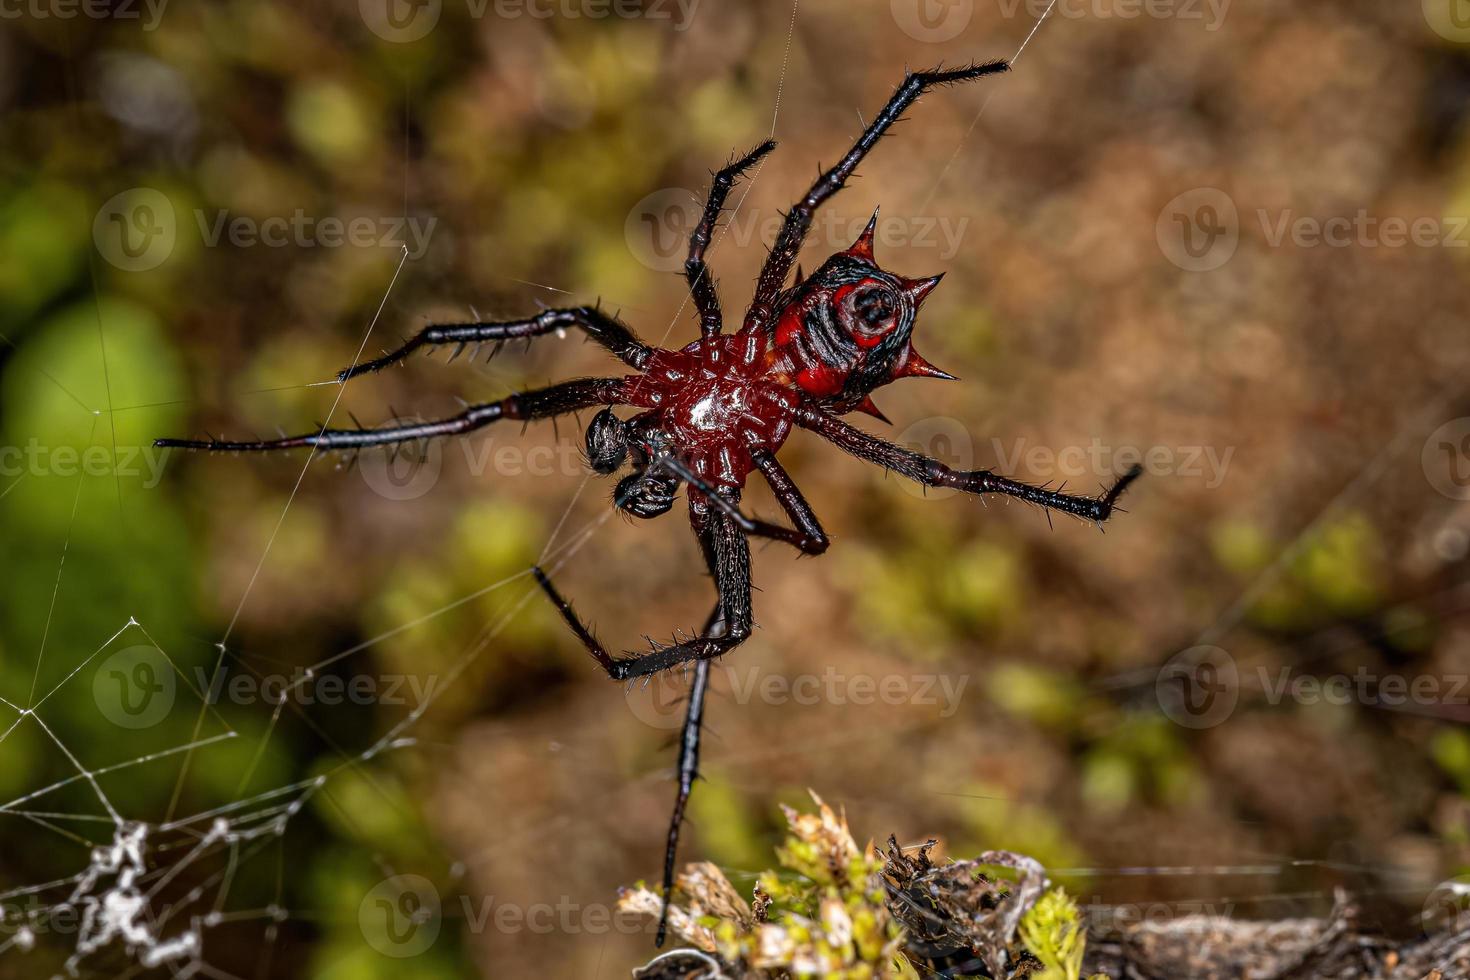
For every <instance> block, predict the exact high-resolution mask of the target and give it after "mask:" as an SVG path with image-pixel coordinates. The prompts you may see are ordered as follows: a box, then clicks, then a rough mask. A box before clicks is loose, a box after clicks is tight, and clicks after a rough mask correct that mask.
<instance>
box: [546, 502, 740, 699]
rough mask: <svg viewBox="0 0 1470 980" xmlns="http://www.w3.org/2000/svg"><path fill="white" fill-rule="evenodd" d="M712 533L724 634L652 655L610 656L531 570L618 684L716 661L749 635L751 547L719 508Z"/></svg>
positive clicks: (553, 589)
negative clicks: (675, 668)
mask: <svg viewBox="0 0 1470 980" xmlns="http://www.w3.org/2000/svg"><path fill="white" fill-rule="evenodd" d="M691 496H692V495H691ZM710 535H711V537H712V539H713V543H714V556H715V582H716V583H717V585H718V586H719V590H720V609H721V611H722V612H723V614H724V620H725V622H724V626H725V628H724V631H723V632H722V633H721V634H720V635H718V636H715V635H712V634H711V633H710V632H709V631H705V632H704V633H702V634H701V635H699V636H697V637H695V638H694V639H692V640H688V641H685V642H683V643H674V644H670V645H668V646H662V647H658V648H656V649H654V650H653V651H652V652H650V653H644V654H630V655H629V656H627V657H623V658H614V657H612V656H611V655H610V654H609V653H608V652H607V649H606V648H605V647H604V646H603V645H602V643H601V642H600V641H599V640H598V639H597V637H595V636H593V635H592V631H591V630H589V629H588V628H587V627H586V626H585V625H583V624H582V621H581V620H580V619H578V618H577V614H576V612H575V611H573V609H572V607H571V604H570V603H568V602H567V601H566V599H564V598H562V596H561V594H560V593H559V592H557V591H556V587H555V586H553V585H552V584H551V580H550V579H549V578H547V577H546V573H545V572H543V571H542V570H541V569H539V568H536V569H533V571H534V572H535V575H536V581H537V582H539V583H541V588H543V589H545V590H546V594H547V595H548V596H550V597H551V601H552V602H554V603H555V604H556V608H557V609H558V611H560V612H561V616H562V619H564V620H566V623H567V625H568V626H570V627H571V629H572V632H573V633H576V634H577V638H578V639H580V640H581V641H582V644H583V645H584V646H585V647H587V652H588V653H590V654H592V658H593V659H594V660H596V661H597V663H598V665H599V666H600V667H602V669H603V670H605V671H607V675H608V676H609V677H611V678H612V679H613V680H615V681H626V680H632V679H633V678H635V677H647V676H648V675H649V674H657V673H658V672H659V671H661V670H668V669H669V668H670V667H677V666H679V665H680V664H684V663H689V662H690V661H695V662H697V661H701V660H713V659H714V658H715V657H718V656H720V655H722V654H725V653H729V652H730V651H731V650H733V649H734V648H735V647H737V646H739V645H740V644H742V643H744V642H745V641H746V639H747V638H748V637H749V636H750V629H751V625H752V618H751V610H750V544H749V543H748V542H747V541H746V539H745V532H744V531H742V530H741V529H740V527H739V525H737V524H736V523H735V521H734V520H733V519H732V518H731V517H730V515H728V514H726V513H725V512H724V511H723V510H719V509H713V510H712V511H711V515H710Z"/></svg>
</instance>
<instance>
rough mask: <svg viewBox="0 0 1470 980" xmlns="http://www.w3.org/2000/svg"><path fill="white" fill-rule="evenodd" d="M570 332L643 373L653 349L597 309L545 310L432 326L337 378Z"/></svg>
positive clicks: (587, 307)
mask: <svg viewBox="0 0 1470 980" xmlns="http://www.w3.org/2000/svg"><path fill="white" fill-rule="evenodd" d="M570 329H580V330H585V331H586V332H587V336H589V337H591V338H592V339H593V340H595V341H597V342H598V343H599V344H601V345H602V346H604V347H606V348H607V349H608V350H610V351H612V352H613V354H614V355H615V356H616V357H617V358H618V359H619V360H621V361H622V362H623V363H624V364H626V365H628V366H629V367H631V368H634V369H635V370H642V369H643V365H644V364H645V363H647V361H648V355H649V352H650V348H649V347H648V345H647V344H645V343H643V342H642V341H640V340H639V339H638V338H637V337H636V336H634V334H633V331H632V330H630V329H629V328H628V326H627V324H625V323H623V322H622V321H621V320H619V319H618V318H617V317H615V316H608V315H607V314H606V313H604V312H602V311H601V310H599V309H597V308H596V307H595V306H577V307H573V308H571V309H565V310H543V311H542V312H541V313H539V314H537V315H536V316H533V317H527V318H526V319H524V320H503V321H499V322H495V323H441V324H433V325H430V326H427V327H425V328H424V329H422V330H420V331H419V332H418V333H417V334H415V335H414V336H413V338H412V339H410V340H408V341H407V342H405V343H404V345H403V346H402V347H400V348H398V349H397V350H395V351H391V352H390V353H387V354H384V355H383V356H382V357H379V358H377V359H375V360H371V361H364V362H363V363H361V364H356V365H353V366H352V367H350V368H348V369H347V370H345V371H343V372H341V373H340V374H338V375H337V380H338V381H346V380H347V379H348V378H355V377H357V376H358V375H360V374H369V373H371V372H373V371H381V370H382V369H383V368H385V367H389V366H391V365H393V364H397V363H398V362H399V361H402V360H403V359H404V358H406V357H408V355H410V354H412V353H413V352H414V351H416V350H418V349H419V348H421V347H442V346H444V345H445V344H458V345H459V348H458V350H463V349H464V348H465V346H466V345H468V344H487V343H495V344H499V343H503V342H505V341H507V340H525V339H529V338H531V337H540V336H541V335H543V334H548V333H551V332H553V331H556V330H570ZM458 350H457V351H456V354H457V353H458Z"/></svg>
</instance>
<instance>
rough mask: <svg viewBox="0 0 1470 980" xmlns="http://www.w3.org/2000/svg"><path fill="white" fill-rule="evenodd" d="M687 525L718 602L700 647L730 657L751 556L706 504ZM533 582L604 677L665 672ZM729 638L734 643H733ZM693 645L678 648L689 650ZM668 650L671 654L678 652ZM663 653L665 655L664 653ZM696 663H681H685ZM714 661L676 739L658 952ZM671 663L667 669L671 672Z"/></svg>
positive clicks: (542, 578)
mask: <svg viewBox="0 0 1470 980" xmlns="http://www.w3.org/2000/svg"><path fill="white" fill-rule="evenodd" d="M689 518H690V524H692V525H693V527H694V531H695V534H696V535H697V536H698V537H699V543H700V549H701V550H702V551H703V552H704V560H705V564H706V565H707V566H708V567H709V570H710V574H711V575H713V576H714V579H715V583H716V586H717V588H718V589H719V593H720V600H719V602H718V604H716V606H715V608H714V611H713V612H711V613H710V616H709V619H708V620H707V621H706V622H705V624H704V629H703V630H701V631H700V641H697V642H702V643H705V644H724V643H726V641H729V642H728V645H725V646H722V647H720V650H719V652H721V653H723V652H728V650H730V649H731V648H733V647H735V646H736V645H738V644H739V643H740V642H741V641H742V640H744V639H745V637H746V636H748V635H749V634H750V553H749V549H748V548H747V547H744V545H745V538H744V535H743V534H742V533H741V531H740V530H739V528H738V527H736V526H735V525H734V523H733V522H732V521H731V520H730V519H729V515H727V514H725V513H724V512H723V511H721V510H718V509H716V508H712V507H711V506H710V504H709V503H708V501H705V500H702V499H691V500H690V502H689ZM532 572H533V573H534V574H535V576H536V581H537V582H538V583H540V585H541V588H542V589H544V590H545V591H546V594H547V595H548V596H550V597H551V601H552V602H553V603H554V604H555V605H556V608H557V611H558V612H560V613H561V616H562V619H564V620H565V621H566V623H567V625H568V626H569V627H571V630H572V632H573V633H575V634H576V636H577V639H579V640H581V641H582V645H583V646H585V647H586V648H587V650H588V652H590V653H591V654H592V657H593V659H594V660H596V661H597V663H598V665H599V666H600V667H602V669H603V670H605V671H607V673H608V676H610V677H612V678H614V679H616V680H625V679H628V678H632V677H640V676H644V675H646V674H651V673H656V672H657V671H658V670H662V669H664V668H663V667H654V668H653V669H651V670H640V669H637V668H638V666H639V665H640V663H641V662H642V661H646V660H647V659H648V658H649V657H654V656H656V655H657V654H649V655H648V656H647V657H641V658H637V659H630V660H615V659H613V658H612V656H610V655H609V654H608V652H607V649H606V648H605V647H604V646H603V645H602V644H601V643H600V642H599V641H598V639H597V637H596V636H594V635H593V633H592V631H591V630H590V629H588V628H587V627H586V625H585V624H583V622H582V621H581V619H579V618H578V617H577V614H576V613H575V612H574V611H573V610H572V607H571V604H570V603H568V602H567V600H566V599H564V598H563V597H562V595H561V593H559V592H557V591H556V587H555V586H553V585H552V584H551V580H550V579H549V578H547V576H546V573H545V572H543V571H542V570H541V569H540V568H533V569H532ZM732 622H734V623H737V624H741V625H740V626H739V628H738V630H735V631H732V630H730V629H729V628H728V626H727V624H729V623H732ZM732 634H734V635H733V637H732ZM693 645H695V644H682V645H681V646H693ZM676 649H679V648H678V647H671V648H669V650H676ZM665 652H667V651H665ZM689 659H694V658H692V657H684V658H683V660H689ZM711 659H712V657H702V658H699V659H697V662H696V663H695V665H694V681H693V684H692V686H691V687H690V691H689V706H688V708H687V710H686V712H685V715H684V728H683V731H682V733H681V734H680V737H679V761H678V767H677V768H678V782H679V788H678V794H677V795H676V796H675V798H674V812H673V816H672V817H671V818H670V820H669V834H668V838H667V841H666V844H665V848H664V877H663V899H664V904H663V911H662V913H661V914H660V916H659V922H658V936H657V938H656V939H655V940H654V942H655V944H656V945H658V946H662V945H663V944H664V937H665V935H666V933H667V931H668V920H669V900H670V897H671V896H672V894H673V890H674V868H675V865H676V861H677V858H678V853H679V835H680V832H681V830H682V829H683V826H684V811H685V809H686V807H687V806H688V805H689V795H690V794H691V793H692V792H693V791H694V781H695V780H696V779H698V778H699V741H700V735H701V733H702V731H703V726H704V705H705V693H706V691H707V690H708V688H709V670H710V660H711ZM683 660H681V661H674V662H671V663H669V665H668V666H674V664H675V663H678V662H683Z"/></svg>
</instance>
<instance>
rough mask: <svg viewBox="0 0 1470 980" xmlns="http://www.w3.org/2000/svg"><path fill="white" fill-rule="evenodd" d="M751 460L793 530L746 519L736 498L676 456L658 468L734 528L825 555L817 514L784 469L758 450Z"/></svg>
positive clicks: (824, 535) (825, 536) (670, 457)
mask: <svg viewBox="0 0 1470 980" xmlns="http://www.w3.org/2000/svg"><path fill="white" fill-rule="evenodd" d="M751 459H753V460H755V465H756V467H757V468H758V469H760V471H761V473H762V474H764V475H765V478H766V482H767V483H769V484H770V485H771V491H772V492H773V493H774V494H775V495H776V500H777V501H778V502H779V503H780V504H781V509H782V510H784V511H786V516H788V517H790V518H791V523H793V524H795V525H796V526H795V527H794V528H790V527H782V526H781V525H779V524H772V523H771V522H770V521H763V520H761V519H760V518H758V517H747V516H746V515H745V513H744V512H743V511H742V510H741V509H740V504H739V502H738V498H737V500H736V501H734V502H732V501H731V500H730V499H729V497H728V496H727V495H725V494H722V493H720V492H719V491H718V490H716V489H715V488H714V487H711V486H710V485H709V484H708V483H706V482H705V481H704V480H702V479H701V478H700V477H699V474H697V473H695V472H694V471H693V470H691V469H690V468H689V467H687V466H685V465H684V463H683V461H681V460H680V459H679V458H678V457H677V456H665V457H663V458H662V459H661V460H659V465H661V466H663V467H665V468H666V469H668V470H669V472H671V473H673V474H674V475H675V476H677V477H678V478H679V479H681V480H683V481H684V482H685V483H687V484H689V485H690V486H691V487H693V488H694V489H695V490H698V491H699V492H700V493H702V494H703V495H704V496H705V498H706V499H707V500H708V501H709V503H710V505H711V506H713V507H717V508H719V509H720V510H721V511H723V512H724V513H725V514H726V515H727V516H728V517H729V518H730V519H731V520H732V521H734V522H735V526H736V527H738V528H740V530H742V531H744V532H745V533H746V534H750V535H754V536H755V537H758V538H772V539H774V540H776V541H784V542H786V543H787V544H789V545H791V547H793V548H796V549H797V550H798V551H800V552H802V553H803V554H808V555H820V554H822V553H823V552H825V551H826V550H827V546H828V545H829V544H830V543H831V542H830V541H829V540H828V539H827V533H826V532H825V531H823V530H822V525H821V523H820V522H819V521H818V520H817V515H816V514H815V513H813V512H812V508H811V505H810V504H808V503H807V502H806V498H805V497H803V496H802V495H801V491H800V490H798V489H797V487H796V483H795V481H793V480H792V479H791V476H790V475H789V474H788V473H787V472H786V470H785V468H784V467H782V466H781V464H780V463H778V462H776V457H775V456H773V455H771V454H770V453H769V452H766V451H765V450H757V451H756V452H754V453H752V454H751Z"/></svg>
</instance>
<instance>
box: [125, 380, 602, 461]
mask: <svg viewBox="0 0 1470 980" xmlns="http://www.w3.org/2000/svg"><path fill="white" fill-rule="evenodd" d="M623 401H624V381H623V380H622V379H620V378H580V379H578V380H576V381H564V382H562V383H561V384H557V385H552V386H551V387H549V388H539V389H537V390H535V391H523V392H521V393H519V394H515V395H510V396H508V397H506V398H502V399H501V400H500V401H498V402H487V403H485V404H483V405H472V406H470V407H469V408H467V409H465V410H464V411H463V412H461V413H459V414H458V415H455V416H453V417H451V418H447V419H439V420H437V421H433V422H420V423H417V424H415V425H400V426H393V427H391V428H386V429H319V430H318V431H316V432H308V433H305V434H303V435H299V436H285V437H283V438H280V439H263V440H258V441H248V442H231V441H229V440H225V439H155V440H154V441H153V444H154V445H155V446H158V447H159V448H162V449H205V450H208V451H210V452H231V453H240V452H270V451H272V450H276V449H301V448H305V447H308V446H309V447H312V448H315V449H317V450H323V451H326V450H334V449H366V448H368V447H369V446H387V445H393V444H395V443H400V442H410V441H412V440H415V439H433V438H437V437H439V436H452V435H461V434H463V433H466V432H473V431H474V430H476V429H479V428H482V427H484V426H487V425H489V424H490V423H491V422H498V421H500V420H501V419H518V420H522V421H530V420H532V419H541V418H550V417H551V416H553V415H565V414H566V413H568V412H575V411H577V410H578V409H582V408H590V407H592V406H593V405H617V404H620V403H622V402H623Z"/></svg>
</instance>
